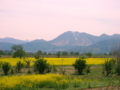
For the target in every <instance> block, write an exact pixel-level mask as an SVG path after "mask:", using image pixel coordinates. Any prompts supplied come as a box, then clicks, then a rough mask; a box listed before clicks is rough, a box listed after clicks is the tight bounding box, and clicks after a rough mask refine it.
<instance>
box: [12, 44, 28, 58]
mask: <svg viewBox="0 0 120 90" xmlns="http://www.w3.org/2000/svg"><path fill="white" fill-rule="evenodd" d="M12 51H13V52H14V53H13V57H20V59H21V58H22V57H23V56H25V54H26V53H25V51H24V50H23V47H22V46H21V45H14V46H12Z"/></svg>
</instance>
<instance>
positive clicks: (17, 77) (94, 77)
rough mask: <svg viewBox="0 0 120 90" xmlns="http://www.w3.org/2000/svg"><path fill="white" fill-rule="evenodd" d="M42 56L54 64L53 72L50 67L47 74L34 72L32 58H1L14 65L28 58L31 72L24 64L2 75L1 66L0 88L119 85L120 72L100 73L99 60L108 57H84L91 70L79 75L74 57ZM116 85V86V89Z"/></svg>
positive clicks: (37, 89) (53, 89) (76, 89)
mask: <svg viewBox="0 0 120 90" xmlns="http://www.w3.org/2000/svg"><path fill="white" fill-rule="evenodd" d="M44 59H45V60H47V62H48V63H50V64H51V65H54V66H55V68H56V72H54V71H51V72H49V73H46V74H38V73H36V72H34V69H33V64H34V61H36V59H35V58H24V59H19V58H0V62H9V63H10V64H11V66H12V68H13V69H14V68H15V66H16V63H17V62H18V61H21V62H23V63H25V62H24V60H29V61H31V64H30V73H28V68H26V67H24V68H23V69H22V71H21V72H20V73H16V72H14V74H11V71H9V75H7V76H5V75H4V74H3V72H2V69H1V68H0V90H63V89H64V90H82V89H87V88H89V89H90V88H95V87H99V89H100V88H101V90H103V89H102V87H104V86H107V88H109V87H111V86H113V85H114V86H113V87H112V89H113V90H117V89H118V88H119V85H120V79H119V78H120V77H119V76H116V74H113V75H111V76H110V77H105V76H103V74H102V66H101V64H103V63H104V62H105V60H110V59H111V58H86V59H85V60H86V62H87V64H89V65H90V66H91V73H89V74H86V73H85V72H84V75H78V74H77V72H76V70H75V69H74V67H73V66H72V64H73V63H74V62H75V60H76V58H44ZM63 71H64V74H63ZM116 87H117V89H115V88H116ZM112 89H110V90H112ZM107 90H109V89H107Z"/></svg>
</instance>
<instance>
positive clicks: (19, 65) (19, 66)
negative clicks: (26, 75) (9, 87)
mask: <svg viewBox="0 0 120 90" xmlns="http://www.w3.org/2000/svg"><path fill="white" fill-rule="evenodd" d="M23 67H24V64H23V63H22V62H21V61H18V62H17V63H16V72H18V73H19V72H20V71H21V70H22V68H23Z"/></svg>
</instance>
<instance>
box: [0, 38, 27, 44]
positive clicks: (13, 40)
mask: <svg viewBox="0 0 120 90" xmlns="http://www.w3.org/2000/svg"><path fill="white" fill-rule="evenodd" d="M0 42H4V43H12V44H22V43H27V42H28V41H23V40H19V39H14V38H9V37H5V38H0Z"/></svg>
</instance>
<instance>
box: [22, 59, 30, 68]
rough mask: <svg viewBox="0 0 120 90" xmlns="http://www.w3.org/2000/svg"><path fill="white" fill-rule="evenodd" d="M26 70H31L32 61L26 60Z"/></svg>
mask: <svg viewBox="0 0 120 90" xmlns="http://www.w3.org/2000/svg"><path fill="white" fill-rule="evenodd" d="M24 62H25V66H26V68H30V63H31V61H30V60H24Z"/></svg>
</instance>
